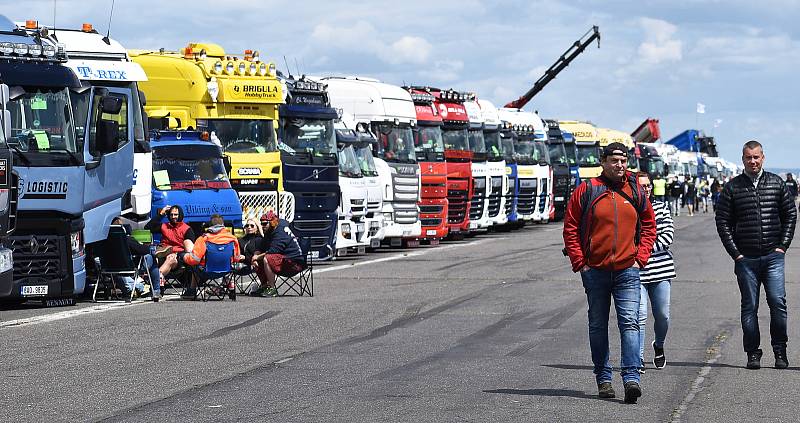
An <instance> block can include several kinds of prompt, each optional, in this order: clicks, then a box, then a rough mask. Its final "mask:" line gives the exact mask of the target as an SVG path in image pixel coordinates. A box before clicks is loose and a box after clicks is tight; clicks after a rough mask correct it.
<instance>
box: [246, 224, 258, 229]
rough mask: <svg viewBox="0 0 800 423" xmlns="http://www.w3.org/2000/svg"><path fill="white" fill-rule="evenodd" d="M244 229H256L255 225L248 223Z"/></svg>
mask: <svg viewBox="0 0 800 423" xmlns="http://www.w3.org/2000/svg"><path fill="white" fill-rule="evenodd" d="M244 227H245V228H255V227H256V225H254V224H252V223H248V224H246V225H244Z"/></svg>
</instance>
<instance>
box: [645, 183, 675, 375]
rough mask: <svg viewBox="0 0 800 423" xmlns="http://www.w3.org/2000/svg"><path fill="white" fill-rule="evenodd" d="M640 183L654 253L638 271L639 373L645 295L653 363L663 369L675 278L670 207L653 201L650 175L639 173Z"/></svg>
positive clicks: (673, 228) (673, 231)
mask: <svg viewBox="0 0 800 423" xmlns="http://www.w3.org/2000/svg"><path fill="white" fill-rule="evenodd" d="M638 178H639V184H641V185H642V188H644V190H645V193H647V195H648V196H649V197H650V200H651V202H652V204H653V211H654V212H655V215H656V242H655V244H653V253H652V255H651V256H650V261H648V262H647V266H645V267H644V269H642V270H641V272H640V273H639V278H640V280H641V281H642V298H641V301H640V306H639V351H640V354H641V358H642V367H641V368H640V369H639V371H640V372H642V373H644V341H645V328H646V327H647V298H648V297H649V298H650V305H651V308H652V309H653V319H654V320H655V323H654V325H653V326H654V328H655V335H656V336H655V340H654V341H653V343H652V345H653V351H654V356H653V365H654V366H655V367H656V368H657V369H663V368H664V366H666V365H667V358H666V357H665V356H664V340H665V339H666V337H667V330H668V329H669V299H670V286H671V284H672V279H675V276H676V275H675V263H674V262H673V260H672V253H671V252H670V251H669V247H670V245H672V239H673V235H674V233H675V226H674V225H673V222H672V215H671V214H670V211H669V207H667V205H666V204H665V203H663V202H661V201H655V200H653V197H652V195H650V193H651V190H652V185H651V184H650V177H649V176H647V174H646V173H643V172H642V173H639V175H638Z"/></svg>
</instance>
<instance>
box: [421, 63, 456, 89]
mask: <svg viewBox="0 0 800 423" xmlns="http://www.w3.org/2000/svg"><path fill="white" fill-rule="evenodd" d="M463 69H464V62H462V61H461V60H437V61H435V62H434V63H433V69H430V70H422V71H419V75H420V76H421V77H422V78H425V79H428V80H430V81H432V82H437V83H445V82H453V81H456V80H458V79H459V78H460V76H461V74H460V72H461V71H462V70H463ZM462 88H464V89H466V87H462ZM457 89H461V88H457Z"/></svg>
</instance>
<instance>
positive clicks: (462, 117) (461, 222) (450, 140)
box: [431, 88, 472, 238]
mask: <svg viewBox="0 0 800 423" xmlns="http://www.w3.org/2000/svg"><path fill="white" fill-rule="evenodd" d="M431 94H433V96H434V98H435V99H436V100H435V101H434V107H436V109H437V111H438V112H439V115H441V117H442V138H443V139H444V158H445V162H446V163H447V224H448V226H449V235H450V238H462V237H463V236H464V235H465V234H466V233H467V232H469V207H470V204H471V203H472V164H471V163H472V152H471V151H470V148H469V134H468V132H467V130H468V129H469V116H468V115H467V110H466V109H465V108H464V97H463V96H462V94H461V93H459V92H458V91H455V90H452V89H450V90H440V89H437V88H431Z"/></svg>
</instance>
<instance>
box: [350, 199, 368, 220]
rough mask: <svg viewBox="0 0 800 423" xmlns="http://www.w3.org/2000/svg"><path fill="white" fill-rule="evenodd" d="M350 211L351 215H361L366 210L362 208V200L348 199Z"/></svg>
mask: <svg viewBox="0 0 800 423" xmlns="http://www.w3.org/2000/svg"><path fill="white" fill-rule="evenodd" d="M350 211H351V212H352V213H353V216H363V215H364V213H365V212H366V210H364V200H363V199H362V200H350Z"/></svg>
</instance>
